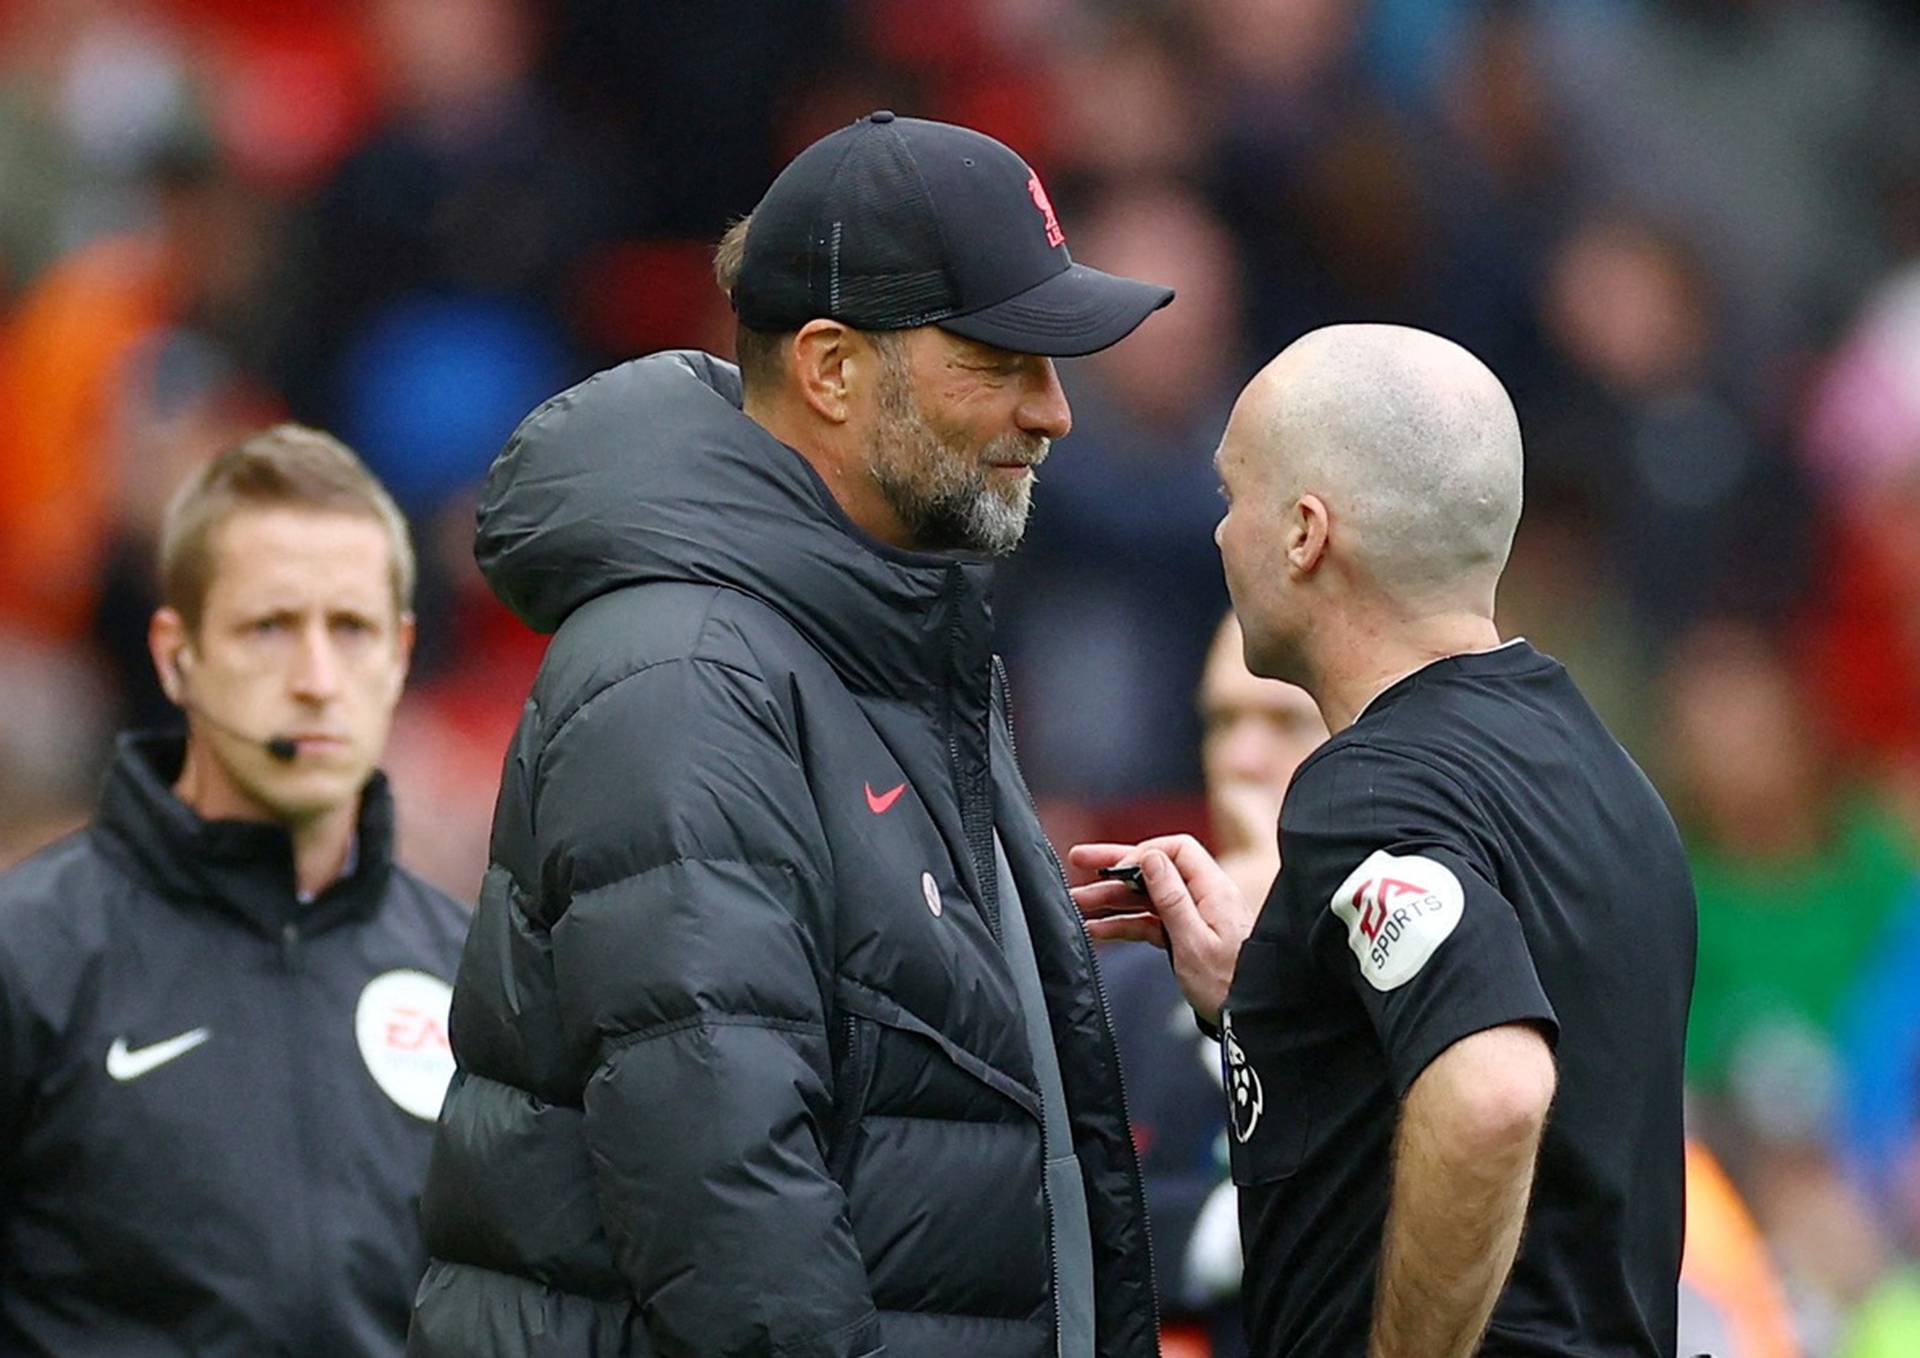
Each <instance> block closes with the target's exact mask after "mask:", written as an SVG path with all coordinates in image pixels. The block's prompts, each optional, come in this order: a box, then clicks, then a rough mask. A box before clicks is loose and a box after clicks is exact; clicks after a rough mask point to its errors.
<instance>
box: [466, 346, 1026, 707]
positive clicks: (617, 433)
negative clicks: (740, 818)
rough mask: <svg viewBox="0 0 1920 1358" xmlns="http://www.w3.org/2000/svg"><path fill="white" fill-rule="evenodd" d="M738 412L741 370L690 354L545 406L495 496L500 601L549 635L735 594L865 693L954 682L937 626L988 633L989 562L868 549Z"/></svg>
mask: <svg viewBox="0 0 1920 1358" xmlns="http://www.w3.org/2000/svg"><path fill="white" fill-rule="evenodd" d="M740 404H741V388H740V375H739V372H738V370H737V369H735V368H734V367H733V366H732V365H731V364H728V363H724V362H721V361H720V360H719V359H716V358H713V357H712V356H710V355H707V354H703V353H697V352H691V351H674V352H668V353H661V354H654V355H651V356H649V357H647V358H641V359H635V360H633V361H632V362H629V363H623V364H621V365H620V366H618V367H615V368H610V369H608V370H607V371H605V372H602V373H599V374H596V375H595V376H593V377H590V378H588V379H587V380H586V381H585V382H582V383H581V384H580V385H578V386H576V387H572V388H570V389H568V390H567V391H564V392H561V393H560V394H559V395H558V396H555V397H553V398H552V399H551V400H549V401H547V402H546V403H545V404H543V405H541V406H540V407H539V408H538V409H536V410H535V411H534V412H533V413H532V414H531V415H529V416H527V418H526V419H525V420H524V421H522V422H521V424H520V427H519V428H518V429H516V430H515V431H514V433H513V436H512V437H511V438H510V439H508V441H507V445H506V447H505V448H504V449H503V450H502V451H501V453H500V456H499V457H498V458H496V459H495V460H494V464H493V467H492V469H491V470H490V471H489V472H488V474H487V481H486V485H485V487H484V488H483V490H482V493H481V500H480V509H479V532H478V536H477V538H476V541H475V549H474V550H475V556H476V557H477V559H478V561H479V564H480V570H481V572H482V574H484V575H485V576H486V579H487V583H488V584H489V585H490V586H492V588H493V591H494V593H495V594H497V595H498V596H499V597H500V599H501V600H502V601H503V602H504V603H505V604H506V605H507V606H508V607H509V608H511V609H512V610H513V611H514V612H515V613H516V614H518V615H519V616H520V618H521V619H522V620H523V621H525V622H526V623H527V624H528V625H529V626H531V627H533V628H535V629H536V630H538V631H541V632H551V631H553V630H555V629H556V628H558V627H559V626H560V624H561V623H563V622H565V621H566V619H567V617H568V615H569V614H571V613H572V612H573V611H574V610H575V609H576V608H579V607H580V606H581V605H582V604H584V603H586V602H587V601H588V600H590V599H593V598H595V597H597V596H599V595H601V594H604V593H606V592H608V591H609V590H614V589H620V588H624V587H626V586H629V585H638V584H644V583H647V582H649V581H660V580H678V581H691V582H695V583H702V584H711V585H719V586H723V587H726V588H729V589H737V590H741V591H743V592H745V593H747V594H751V595H753V596H755V597H756V598H758V599H760V600H762V601H764V602H765V603H767V604H769V605H770V606H772V607H773V608H775V609H777V610H778V611H779V612H781V613H782V614H784V615H785V616H786V617H787V618H788V620H789V621H790V622H792V623H793V624H794V625H795V626H796V627H797V628H799V630H800V631H801V632H802V633H804V634H805V635H806V636H807V637H808V639H809V640H811V641H812V642H813V643H814V644H815V645H816V646H817V647H818V648H819V649H820V650H821V651H822V652H823V653H824V654H825V655H826V656H827V658H828V659H829V660H830V661H831V662H832V663H833V664H834V666H835V667H836V668H837V669H838V670H839V671H840V672H841V673H842V674H843V675H844V676H845V677H846V678H847V680H848V682H849V683H850V684H852V685H854V686H856V687H858V688H861V689H865V690H866V691H869V692H873V691H883V690H889V689H893V690H897V689H898V688H900V687H902V686H915V685H917V684H926V685H932V684H937V683H939V682H942V681H943V679H944V676H945V674H946V673H947V669H946V665H947V664H948V663H950V660H949V658H948V650H947V647H948V645H949V643H950V638H946V637H943V636H942V635H940V633H942V632H943V631H944V630H945V629H943V628H940V627H937V626H929V622H930V620H931V619H932V618H933V616H934V615H935V614H937V613H944V614H946V615H947V619H948V621H949V622H951V623H954V624H956V625H959V626H960V627H961V628H962V630H963V632H966V633H973V634H975V635H980V636H982V637H984V635H985V629H986V627H987V591H988V588H989V585H990V582H991V579H992V568H991V566H990V565H988V564H987V562H985V561H984V560H981V559H978V558H972V557H964V556H957V555H940V554H931V553H923V552H910V551H903V550H901V549H899V548H895V547H891V546H888V545H887V544H885V543H882V542H879V541H878V540H876V539H874V538H872V537H870V536H868V535H867V534H866V533H864V532H862V531H861V530H860V528H858V527H857V526H856V525H855V524H854V523H853V522H852V521H851V520H850V519H848V518H847V516H846V514H845V512H844V511H843V510H842V509H841V508H840V506H839V504H838V502H837V501H835V500H834V498H833V494H832V492H831V491H829V490H828V489H827V486H826V484H825V482H823V481H822V480H821V479H820V476H819V474H818V473H816V472H815V471H814V469H813V468H812V466H811V465H810V464H808V462H807V461H806V459H805V458H803V457H801V456H800V454H798V453H797V452H795V451H794V450H793V449H792V448H789V447H788V446H787V445H785V444H783V443H781V442H780V441H779V440H778V439H776V438H775V437H774V436H773V435H772V434H770V433H768V432H767V431H766V430H765V429H763V428H762V427H761V426H760V425H759V424H757V423H755V422H754V421H753V420H752V419H750V418H748V417H747V416H746V415H745V414H743V413H742V412H741V409H740ZM956 608H957V609H958V610H959V615H958V616H956V615H954V614H952V613H949V612H948V610H952V609H956ZM968 624H971V625H968Z"/></svg>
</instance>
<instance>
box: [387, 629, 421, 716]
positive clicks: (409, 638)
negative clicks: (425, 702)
mask: <svg viewBox="0 0 1920 1358" xmlns="http://www.w3.org/2000/svg"><path fill="white" fill-rule="evenodd" d="M418 633H419V627H418V626H417V625H416V623H415V622H414V618H413V614H411V613H402V614H401V615H400V623H399V626H398V627H396V628H395V629H394V644H395V645H396V646H398V647H399V648H400V664H399V666H398V667H397V668H396V669H395V671H394V673H395V676H396V677H395V678H394V681H393V700H394V701H395V702H399V701H400V692H401V690H402V689H404V688H406V686H407V674H408V672H409V671H410V670H412V668H413V642H414V638H415V636H417V635H418Z"/></svg>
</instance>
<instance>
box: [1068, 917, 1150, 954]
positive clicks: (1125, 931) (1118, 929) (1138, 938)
mask: <svg viewBox="0 0 1920 1358" xmlns="http://www.w3.org/2000/svg"><path fill="white" fill-rule="evenodd" d="M1087 933H1088V934H1089V935H1091V936H1092V937H1093V938H1096V939H1098V940H1100V941H1101V942H1103V943H1151V944H1153V946H1154V947H1156V948H1161V949H1165V948H1166V947H1167V931H1166V928H1165V927H1164V926H1163V925H1162V924H1161V923H1160V920H1159V919H1158V918H1157V917H1156V916H1153V915H1115V916H1113V917H1112V918H1109V919H1093V920H1088V921H1087Z"/></svg>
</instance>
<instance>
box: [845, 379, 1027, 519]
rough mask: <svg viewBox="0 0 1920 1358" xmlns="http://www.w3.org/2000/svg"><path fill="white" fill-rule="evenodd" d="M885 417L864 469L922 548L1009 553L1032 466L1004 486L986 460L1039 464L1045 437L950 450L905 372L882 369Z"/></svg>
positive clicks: (1024, 506)
mask: <svg viewBox="0 0 1920 1358" xmlns="http://www.w3.org/2000/svg"><path fill="white" fill-rule="evenodd" d="M881 408H882V410H883V411H884V413H885V416H886V418H885V419H884V421H883V422H882V424H881V427H880V429H879V431H878V434H877V437H876V438H875V439H874V442H873V445H872V447H871V448H870V449H869V450H868V458H867V472H868V475H870V476H872V477H873V482H874V485H875V486H877V487H878V488H879V490H880V494H881V495H882V496H883V497H884V498H885V499H886V502H887V504H888V506H889V507H890V508H891V509H892V510H893V512H894V513H895V514H897V515H898V516H899V518H900V522H901V523H903V524H904V525H906V528H907V531H908V532H909V533H911V534H912V535H913V541H914V545H915V546H917V547H919V548H920V549H921V550H922V551H929V552H949V551H966V552H979V553H981V554H983V555H986V556H1009V555H1011V554H1012V553H1013V550H1014V549H1015V548H1016V547H1018V546H1019V545H1020V539H1021V538H1022V537H1023V536H1025V534H1026V531H1027V515H1028V513H1029V512H1030V511H1031V509H1032V507H1033V485H1034V480H1035V477H1036V474H1035V473H1029V474H1028V475H1026V476H1023V477H1018V478H1015V479H1014V481H1013V482H1012V483H1011V484H1010V485H1008V486H1006V487H1004V488H1002V487H997V486H995V485H994V483H993V472H992V470H991V468H990V467H989V466H988V464H989V463H991V462H992V461H994V460H995V459H996V458H1005V459H1008V460H1021V461H1029V462H1035V463H1037V462H1038V461H1039V460H1040V459H1041V458H1043V457H1045V456H1046V453H1047V440H1045V439H1042V438H1037V437H1033V436H1028V435H1022V434H1007V435H1003V436H1002V437H1001V438H998V439H995V440H994V441H993V442H992V443H991V444H989V445H988V446H987V447H985V448H983V449H981V450H980V452H979V454H978V455H976V456H968V455H966V454H964V453H959V452H955V451H954V450H953V449H952V448H950V447H949V446H948V444H947V443H946V441H945V440H943V439H942V438H941V437H940V435H939V434H938V433H937V432H936V431H935V430H934V429H933V428H932V426H930V425H929V424H928V423H927V421H926V418H925V416H923V415H922V414H921V412H920V411H919V410H918V409H917V408H916V407H915V405H914V403H913V399H912V396H911V395H910V394H909V392H908V390H907V387H906V382H905V380H904V375H903V374H902V375H896V374H893V373H891V372H890V373H889V374H888V383H887V388H886V389H885V390H883V392H882V396H881Z"/></svg>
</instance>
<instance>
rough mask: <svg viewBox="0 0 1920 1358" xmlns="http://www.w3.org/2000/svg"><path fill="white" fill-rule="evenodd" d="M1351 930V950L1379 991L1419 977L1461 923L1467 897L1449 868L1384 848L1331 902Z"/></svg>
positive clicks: (1362, 866) (1375, 854)
mask: <svg viewBox="0 0 1920 1358" xmlns="http://www.w3.org/2000/svg"><path fill="white" fill-rule="evenodd" d="M1328 904H1330V905H1331V906H1332V907H1333V913H1334V914H1336V915H1338V916H1339V917H1340V919H1341V921H1342V922H1344V923H1345V924H1346V926H1347V946H1348V947H1349V948H1351V949H1352V950H1353V955H1354V957H1355V958H1357V959H1358V960H1359V963H1360V974H1361V975H1362V976H1364V977H1366V978H1367V984H1368V985H1370V986H1372V987H1373V988H1374V989H1375V990H1394V989H1397V988H1399V987H1400V986H1403V985H1405V984H1406V983H1407V982H1408V981H1410V980H1412V979H1413V978H1414V977H1415V976H1417V975H1418V974H1419V973H1420V969H1421V968H1422V967H1424V966H1425V965H1426V964H1427V959H1428V958H1430V957H1432V956H1433V954H1434V951H1435V950H1436V949H1437V948H1439V946H1440V945H1441V944H1442V943H1444V942H1446V941H1447V936H1448V935H1449V934H1451V933H1452V932H1453V931H1454V929H1455V928H1456V927H1457V926H1458V925H1459V923H1460V916H1461V915H1462V914H1463V913H1464V911H1465V907H1466V893H1465V892H1464V891H1462V890H1461V887H1460V879H1459V878H1458V877H1456V876H1454V875H1453V870H1452V869H1451V868H1449V867H1447V866H1446V864H1444V863H1440V862H1436V861H1435V860H1434V859H1431V858H1427V857H1424V856H1422V855H1420V854H1408V855H1406V856H1405V857H1396V856H1394V855H1393V854H1390V853H1388V852H1387V851H1386V850H1384V849H1381V850H1378V851H1376V852H1375V853H1372V854H1370V855H1368V857H1367V861H1366V862H1364V863H1362V864H1361V865H1360V866H1359V867H1357V868H1355V869H1354V870H1353V872H1352V874H1351V875H1350V876H1349V877H1348V878H1347V880H1346V881H1344V882H1342V883H1341V884H1340V889H1339V890H1338V891H1336V892H1334V893H1333V899H1332V900H1331V901H1330V902H1328Z"/></svg>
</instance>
